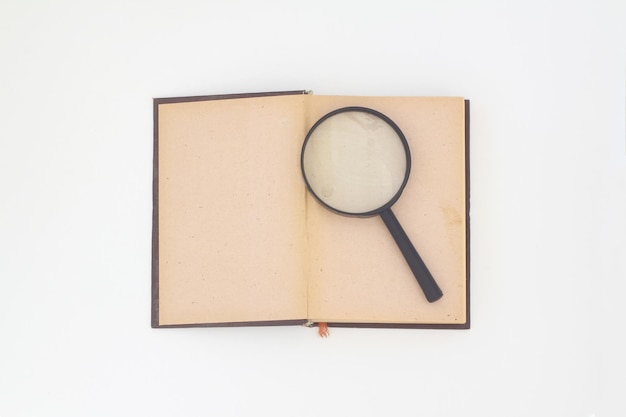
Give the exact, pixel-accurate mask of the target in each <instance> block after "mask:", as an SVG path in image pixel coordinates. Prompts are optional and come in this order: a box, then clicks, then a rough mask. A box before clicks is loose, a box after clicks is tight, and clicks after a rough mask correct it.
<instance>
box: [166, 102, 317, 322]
mask: <svg viewBox="0 0 626 417" xmlns="http://www.w3.org/2000/svg"><path fill="white" fill-rule="evenodd" d="M305 98H306V96H303V95H290V96H269V97H255V98H245V99H239V98H237V99H226V100H210V101H196V102H182V103H162V104H159V107H158V181H159V183H158V184H159V185H158V187H159V188H158V208H159V222H158V227H159V228H158V232H159V263H158V267H159V277H158V286H159V324H160V325H177V324H194V323H205V324H206V323H225V322H228V323H232V322H252V321H254V322H258V321H274V320H295V319H302V320H303V319H305V318H306V305H307V302H306V291H307V285H306V276H305V256H306V249H305V244H306V238H305V219H306V217H305V215H304V213H305V204H306V201H305V190H304V185H303V183H302V178H301V175H300V148H301V142H300V141H299V140H298V138H301V137H303V136H304V134H305V133H306V128H305V126H304V124H305V122H304V119H305V118H304V100H305Z"/></svg>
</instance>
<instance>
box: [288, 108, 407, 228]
mask: <svg viewBox="0 0 626 417" xmlns="http://www.w3.org/2000/svg"><path fill="white" fill-rule="evenodd" d="M346 112H363V113H369V114H372V115H374V116H376V117H378V118H380V119H382V120H384V121H385V122H386V123H387V124H388V125H389V126H391V128H392V129H393V130H394V131H395V132H396V134H397V135H398V137H399V138H400V142H402V146H403V147H404V153H405V156H406V170H405V174H404V181H402V185H401V186H400V188H399V189H398V191H397V192H396V194H395V195H394V196H393V197H392V198H391V199H390V200H389V201H388V202H387V203H385V204H384V205H382V206H380V207H378V208H376V209H374V210H370V211H366V212H357V213H354V212H349V211H343V210H339V209H337V208H335V207H333V206H330V205H328V204H326V203H325V202H324V200H323V199H322V198H320V197H319V196H318V195H317V194H316V193H315V191H313V188H312V187H311V184H309V180H308V179H307V177H306V171H305V170H304V152H305V151H306V146H307V144H308V142H309V138H310V137H311V135H312V134H313V132H314V131H315V129H316V128H317V127H318V126H319V125H321V124H322V123H323V122H324V121H326V119H329V118H330V117H332V116H335V115H337V114H339V113H346ZM300 168H301V170H302V177H303V178H304V182H305V184H306V186H307V188H308V189H309V191H310V192H311V194H313V196H314V197H315V199H316V200H317V201H318V202H319V203H320V204H321V205H323V206H324V207H326V208H328V209H329V210H331V211H334V212H335V213H338V214H342V215H346V216H357V217H371V216H376V215H378V214H380V213H382V212H384V211H386V210H388V209H390V208H391V206H393V205H394V203H395V202H396V201H397V200H398V198H400V195H401V194H402V191H404V187H405V186H406V184H407V182H408V181H409V174H410V173H411V151H410V150H409V143H408V142H407V140H406V137H405V136H404V133H402V130H400V128H399V127H398V125H396V124H395V123H394V121H393V120H391V119H390V118H389V117H387V116H386V115H384V114H382V113H381V112H379V111H376V110H373V109H370V108H368V107H359V106H350V107H342V108H340V109H337V110H333V111H331V112H330V113H327V114H325V115H324V116H322V117H321V118H320V119H319V120H318V121H317V122H315V124H314V125H313V126H312V127H311V129H310V130H309V132H308V133H307V135H306V137H305V138H304V143H303V144H302V152H301V154H300Z"/></svg>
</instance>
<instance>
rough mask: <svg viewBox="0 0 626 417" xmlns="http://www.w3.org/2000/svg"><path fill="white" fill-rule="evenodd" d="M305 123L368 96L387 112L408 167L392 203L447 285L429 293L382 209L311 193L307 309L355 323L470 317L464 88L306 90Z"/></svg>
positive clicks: (315, 315)
mask: <svg viewBox="0 0 626 417" xmlns="http://www.w3.org/2000/svg"><path fill="white" fill-rule="evenodd" d="M310 99H311V107H310V111H309V119H308V121H307V129H308V128H310V127H311V125H312V124H313V123H314V122H315V121H316V120H317V119H319V118H320V117H322V116H323V115H324V114H326V113H328V112H330V111H332V110H334V109H337V108H339V107H345V106H364V107H370V108H372V109H374V110H378V111H380V112H381V113H383V114H385V115H387V116H388V117H390V118H391V119H392V120H393V121H394V122H395V123H396V124H397V125H398V126H399V127H400V129H401V130H402V131H403V133H404V135H405V136H406V139H407V141H408V142H409V147H410V150H411V156H412V169H411V174H410V177H409V181H408V183H407V186H406V188H405V189H404V192H403V194H402V196H401V197H400V199H399V200H398V201H397V202H396V204H395V205H394V206H393V208H392V210H393V212H394V213H395V215H396V217H397V218H398V220H399V221H400V223H401V225H402V227H403V228H404V230H405V231H406V233H407V235H408V236H409V238H410V239H411V241H412V243H413V245H414V246H415V248H416V249H417V251H418V253H419V254H420V255H421V257H422V259H423V260H424V262H425V263H426V265H427V266H428V268H429V270H430V271H431V273H432V275H433V276H434V278H435V280H436V281H437V283H438V284H439V286H440V287H441V289H442V291H443V293H444V295H443V297H442V298H441V299H440V300H438V301H436V302H434V303H429V302H428V301H426V299H425V298H424V295H423V293H422V291H421V288H420V287H419V285H418V284H417V281H416V280H415V278H414V277H413V274H412V272H411V270H410V269H409V267H408V266H407V264H406V262H405V260H404V258H403V256H402V254H401V252H400V250H399V249H398V247H397V246H396V244H395V241H394V240H393V238H392V236H391V235H390V233H389V232H388V231H387V228H386V226H385V225H384V223H383V221H382V219H381V218H380V217H379V216H375V217H371V218H365V219H364V218H352V217H345V216H340V215H337V214H334V213H332V212H330V211H328V210H327V209H325V208H323V207H322V206H321V205H320V204H318V203H317V201H316V200H315V199H314V198H313V197H312V196H310V195H309V196H308V198H307V215H308V225H309V228H308V235H307V236H308V242H309V254H310V264H309V268H310V274H311V279H310V281H309V317H310V318H311V319H312V320H314V321H327V322H361V323H368V322H369V323H412V324H421V323H428V324H430V323H436V324H463V323H465V322H466V320H467V317H466V233H465V230H466V229H465V226H466V217H465V212H466V210H465V201H466V198H465V104H464V100H463V99H462V98H423V97H375V98H373V97H372V98H369V97H367V98H366V97H330V96H312V97H311V98H310Z"/></svg>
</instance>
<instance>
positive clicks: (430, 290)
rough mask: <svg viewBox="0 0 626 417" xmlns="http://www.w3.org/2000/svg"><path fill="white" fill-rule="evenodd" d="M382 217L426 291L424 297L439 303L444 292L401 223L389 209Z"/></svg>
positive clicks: (423, 289)
mask: <svg viewBox="0 0 626 417" xmlns="http://www.w3.org/2000/svg"><path fill="white" fill-rule="evenodd" d="M380 217H382V219H383V221H384V222H385V225H387V229H389V232H390V233H391V236H393V239H394V240H395V241H396V243H397V244H398V247H399V248H400V251H402V255H404V259H406V262H407V263H408V264H409V267H410V268H411V271H413V275H415V279H417V282H418V283H419V284H420V287H422V291H424V295H425V296H426V299H427V300H428V301H429V302H431V303H432V302H433V301H437V300H438V299H440V298H441V297H442V296H443V292H441V289H440V288H439V286H438V285H437V283H436V282H435V279H434V278H433V276H432V275H431V273H430V271H429V270H428V268H426V264H424V261H422V258H420V256H419V254H418V253H417V251H416V250H415V247H414V246H413V244H412V243H411V241H410V240H409V237H408V236H407V235H406V233H405V232H404V229H402V226H400V222H398V219H396V216H395V215H394V214H393V212H392V211H391V209H387V210H385V211H383V212H382V213H380Z"/></svg>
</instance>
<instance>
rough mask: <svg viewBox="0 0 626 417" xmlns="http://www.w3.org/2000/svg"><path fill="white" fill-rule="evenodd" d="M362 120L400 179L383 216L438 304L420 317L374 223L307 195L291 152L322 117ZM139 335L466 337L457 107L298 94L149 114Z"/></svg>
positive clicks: (461, 132)
mask: <svg viewBox="0 0 626 417" xmlns="http://www.w3.org/2000/svg"><path fill="white" fill-rule="evenodd" d="M346 106H362V107H367V108H371V109H375V110H377V111H380V112H382V113H384V114H385V115H387V116H389V117H390V118H391V119H392V120H394V121H395V122H396V123H397V124H398V126H399V127H400V128H401V129H402V131H403V132H404V134H405V135H406V138H407V141H408V143H409V145H410V148H411V159H412V164H413V167H412V168H411V174H410V177H409V180H408V182H407V185H406V188H405V190H404V192H403V194H402V196H401V198H400V199H399V200H398V201H397V202H396V204H395V205H394V212H395V213H396V215H397V216H398V218H400V219H401V222H402V224H403V227H404V229H405V230H406V233H407V235H408V236H409V237H410V239H411V240H413V243H414V244H415V246H416V247H417V248H418V251H419V252H420V254H421V255H422V257H423V258H424V261H425V262H426V264H427V265H428V267H429V269H430V270H431V272H432V273H433V276H434V277H435V279H436V280H437V282H438V283H439V285H440V287H441V289H442V290H443V293H444V296H443V297H442V298H441V299H440V300H438V301H435V302H433V303H429V302H428V301H426V300H425V299H424V295H423V294H422V292H421V290H420V287H419V285H417V282H416V281H415V278H414V277H413V275H412V274H411V271H410V270H409V269H408V268H407V265H406V263H405V262H403V258H402V255H401V254H399V251H398V248H397V247H396V245H395V244H394V241H393V239H392V238H391V237H390V236H389V233H388V231H387V230H386V228H385V226H384V224H383V222H382V221H381V220H380V218H379V216H374V217H370V218H365V219H362V218H353V217H346V216H338V215H337V214H335V213H333V212H331V211H329V210H327V209H325V208H324V207H322V206H321V205H320V204H318V203H317V202H316V201H315V199H314V198H313V197H312V196H311V193H310V192H308V191H307V189H306V186H305V183H304V180H303V178H302V173H301V170H300V152H301V149H302V143H303V140H304V138H305V136H306V134H307V132H308V130H309V129H310V128H311V126H313V124H314V123H315V122H316V121H317V120H318V119H320V118H321V117H322V116H324V114H326V113H328V112H329V111H332V110H334V109H337V108H341V107H346ZM153 196H154V206H153V207H154V208H153V251H152V326H153V327H192V326H233V325H279V324H280V325H282V324H302V323H317V322H328V323H329V324H330V325H331V326H351V327H411V328H461V329H466V328H469V323H470V320H469V311H470V309H469V305H470V304H469V301H470V297H469V295H470V293H469V102H468V101H467V100H464V99H462V98H454V97H346V96H315V95H312V94H307V93H306V92H305V91H288V92H276V93H256V94H236V95H219V96H201V97H181V98H160V99H155V100H154V181H153Z"/></svg>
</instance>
